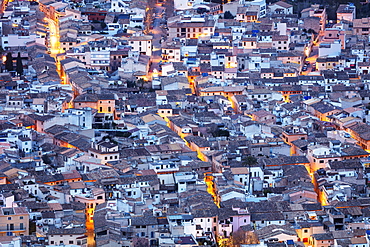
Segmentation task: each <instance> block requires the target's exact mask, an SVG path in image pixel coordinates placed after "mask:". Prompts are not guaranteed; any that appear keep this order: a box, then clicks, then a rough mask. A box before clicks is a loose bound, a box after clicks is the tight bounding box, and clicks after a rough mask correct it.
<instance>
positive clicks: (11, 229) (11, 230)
mask: <svg viewBox="0 0 370 247" xmlns="http://www.w3.org/2000/svg"><path fill="white" fill-rule="evenodd" d="M26 230H27V229H26V228H25V227H22V228H21V227H12V228H10V229H7V228H6V227H0V232H20V231H26Z"/></svg>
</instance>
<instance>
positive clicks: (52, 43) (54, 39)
mask: <svg viewBox="0 0 370 247" xmlns="http://www.w3.org/2000/svg"><path fill="white" fill-rule="evenodd" d="M45 20H46V21H47V22H48V27H49V51H50V55H51V56H53V57H56V55H57V54H59V53H60V52H59V51H60V42H59V39H60V37H59V27H58V24H57V23H56V22H55V21H54V20H51V19H49V18H46V17H45Z"/></svg>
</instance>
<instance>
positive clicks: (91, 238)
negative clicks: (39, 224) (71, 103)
mask: <svg viewBox="0 0 370 247" xmlns="http://www.w3.org/2000/svg"><path fill="white" fill-rule="evenodd" d="M45 21H47V23H48V27H49V42H48V49H49V51H50V55H51V56H52V57H54V58H55V60H56V62H57V63H58V61H57V55H58V54H59V53H60V35H59V26H58V23H56V22H55V21H54V20H51V19H49V18H46V17H45ZM57 67H58V64H57ZM59 72H60V71H59ZM62 83H63V81H62ZM72 100H73V99H72ZM86 210H87V213H86V236H87V246H88V247H95V246H96V244H95V232H94V221H93V220H92V219H91V218H92V217H91V215H93V214H94V211H93V209H86Z"/></svg>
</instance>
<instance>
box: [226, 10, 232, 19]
mask: <svg viewBox="0 0 370 247" xmlns="http://www.w3.org/2000/svg"><path fill="white" fill-rule="evenodd" d="M224 19H234V16H233V14H231V13H230V11H225V13H224Z"/></svg>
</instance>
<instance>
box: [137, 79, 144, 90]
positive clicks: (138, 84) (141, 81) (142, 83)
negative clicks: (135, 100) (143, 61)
mask: <svg viewBox="0 0 370 247" xmlns="http://www.w3.org/2000/svg"><path fill="white" fill-rule="evenodd" d="M145 83H146V81H145V80H144V79H143V78H140V79H139V80H137V81H136V85H137V86H138V87H139V88H143V87H144V85H145Z"/></svg>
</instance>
